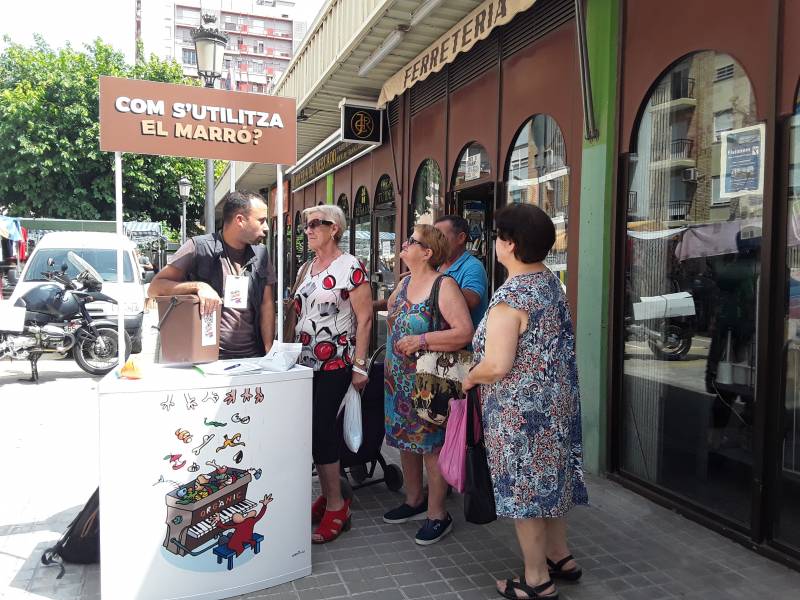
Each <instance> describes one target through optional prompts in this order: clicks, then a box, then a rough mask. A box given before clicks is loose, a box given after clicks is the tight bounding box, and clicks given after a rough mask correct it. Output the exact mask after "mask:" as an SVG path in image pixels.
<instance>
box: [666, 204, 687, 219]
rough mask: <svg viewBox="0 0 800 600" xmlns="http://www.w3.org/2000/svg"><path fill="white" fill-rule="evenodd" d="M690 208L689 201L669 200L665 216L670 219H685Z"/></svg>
mask: <svg viewBox="0 0 800 600" xmlns="http://www.w3.org/2000/svg"><path fill="white" fill-rule="evenodd" d="M691 206H692V201H691V200H670V201H669V204H667V215H668V216H669V218H670V219H685V218H686V214H687V213H688V212H689V208H691Z"/></svg>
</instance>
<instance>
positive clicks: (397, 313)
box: [383, 225, 473, 546]
mask: <svg viewBox="0 0 800 600" xmlns="http://www.w3.org/2000/svg"><path fill="white" fill-rule="evenodd" d="M449 253H450V248H449V245H448V242H447V238H446V237H445V236H444V234H443V233H442V232H441V231H439V230H438V229H436V228H435V227H433V226H432V225H417V226H416V227H415V228H414V233H413V235H411V236H410V237H409V238H408V239H407V240H406V241H405V242H404V243H403V249H402V251H401V252H400V258H402V259H403V262H405V264H406V266H408V269H409V271H410V274H409V275H408V276H407V277H405V278H404V279H403V280H402V281H401V282H400V284H399V285H398V286H397V288H396V289H395V291H394V293H392V295H391V296H390V297H389V302H388V310H389V339H388V340H387V341H386V363H385V365H384V371H385V384H384V390H385V394H384V414H385V420H386V443H387V444H388V445H390V446H393V447H395V448H398V449H399V450H400V460H401V463H402V467H403V479H404V481H405V491H406V498H405V502H404V503H403V504H401V505H400V506H398V507H397V508H394V509H392V510H390V511H389V512H387V513H386V514H385V515H384V516H383V520H384V521H385V522H387V523H405V522H407V521H416V520H421V519H425V523H424V524H423V525H422V527H421V528H420V529H419V531H418V532H417V535H416V537H415V538H414V540H415V541H416V543H417V544H420V545H423V546H424V545H429V544H433V543H435V542H437V541H439V540H440V539H442V537H444V536H445V535H447V534H448V533H450V531H452V528H453V520H452V519H451V518H450V515H449V514H447V510H446V509H445V507H444V502H445V497H446V495H447V483H446V482H445V480H444V478H443V477H442V474H441V472H440V471H439V464H438V459H439V450H441V447H442V444H443V443H444V428H443V427H439V426H437V425H433V424H432V423H429V422H428V421H425V420H423V419H420V418H419V417H418V416H417V414H416V412H415V411H414V410H413V408H412V407H411V392H412V390H413V388H414V378H415V376H416V363H417V359H416V356H417V353H418V352H419V351H420V350H423V351H424V350H426V349H428V350H440V351H449V350H460V349H461V348H464V347H465V346H466V345H467V344H469V341H470V339H471V338H472V331H473V329H472V320H471V318H470V316H469V309H468V308H467V303H466V301H465V300H464V296H463V294H462V293H461V290H459V288H458V285H457V284H456V282H455V280H453V279H452V278H451V277H445V278H444V279H443V280H442V283H441V288H440V289H439V311H440V314H441V315H442V318H443V320H444V321H445V322H446V323H447V324H448V325H449V328H447V329H445V330H443V331H434V332H430V331H429V330H430V324H431V306H430V298H429V297H430V294H431V289H432V287H433V284H434V282H435V281H436V280H437V279H438V278H439V277H443V275H441V274H440V273H437V272H436V267H438V266H439V265H441V264H442V262H443V261H444V260H445V259H446V258H447V257H448V255H449ZM423 463H424V465H425V470H426V471H427V473H428V498H427V500H426V499H425V497H424V496H423V492H422V465H423ZM426 517H427V518H426Z"/></svg>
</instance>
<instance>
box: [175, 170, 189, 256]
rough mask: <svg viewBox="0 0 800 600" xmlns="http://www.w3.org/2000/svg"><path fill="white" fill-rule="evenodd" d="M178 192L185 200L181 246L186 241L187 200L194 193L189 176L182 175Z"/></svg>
mask: <svg viewBox="0 0 800 600" xmlns="http://www.w3.org/2000/svg"><path fill="white" fill-rule="evenodd" d="M178 193H179V194H180V196H181V200H182V201H183V217H181V246H183V245H184V244H185V243H186V201H187V200H188V199H189V196H190V195H191V193H192V182H191V181H189V179H188V178H187V177H181V180H180V181H179V182H178Z"/></svg>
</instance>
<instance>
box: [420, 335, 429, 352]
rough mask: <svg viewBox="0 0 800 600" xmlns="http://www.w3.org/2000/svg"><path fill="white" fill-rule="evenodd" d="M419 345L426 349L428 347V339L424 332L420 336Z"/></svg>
mask: <svg viewBox="0 0 800 600" xmlns="http://www.w3.org/2000/svg"><path fill="white" fill-rule="evenodd" d="M419 347H420V348H421V349H422V350H426V349H427V348H428V340H426V339H425V334H424V333H423V334H422V335H421V336H419Z"/></svg>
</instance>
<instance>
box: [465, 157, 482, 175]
mask: <svg viewBox="0 0 800 600" xmlns="http://www.w3.org/2000/svg"><path fill="white" fill-rule="evenodd" d="M466 163H467V164H466V166H467V168H466V170H465V172H464V181H472V180H473V179H480V177H481V155H480V152H479V153H478V154H473V155H469V154H467V157H466Z"/></svg>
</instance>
